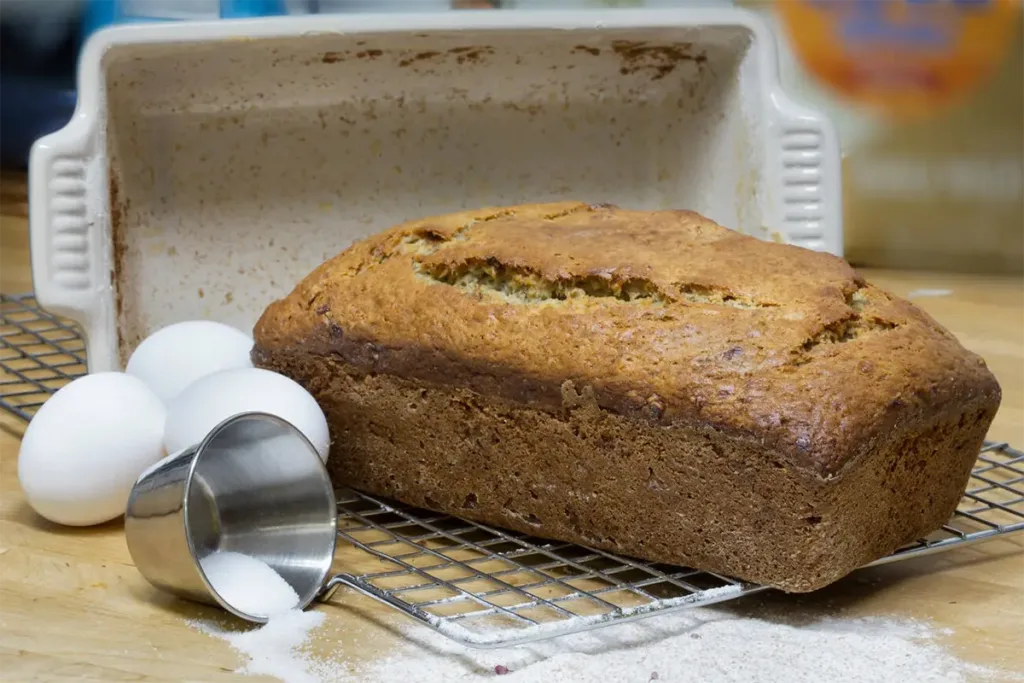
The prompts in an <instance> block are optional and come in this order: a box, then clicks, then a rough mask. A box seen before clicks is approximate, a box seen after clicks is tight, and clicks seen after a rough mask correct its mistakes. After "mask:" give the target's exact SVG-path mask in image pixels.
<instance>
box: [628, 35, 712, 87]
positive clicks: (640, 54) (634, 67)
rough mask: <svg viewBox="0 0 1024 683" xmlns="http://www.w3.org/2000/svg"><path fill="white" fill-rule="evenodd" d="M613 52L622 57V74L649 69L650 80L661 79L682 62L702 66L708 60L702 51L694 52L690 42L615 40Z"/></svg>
mask: <svg viewBox="0 0 1024 683" xmlns="http://www.w3.org/2000/svg"><path fill="white" fill-rule="evenodd" d="M612 49H613V50H614V51H615V54H617V55H619V57H620V58H621V59H622V68H621V69H619V72H620V73H621V74H622V75H624V76H625V75H628V74H634V73H637V72H639V71H645V70H647V71H651V72H653V76H652V77H651V80H653V81H657V80H661V79H662V78H664V77H665V76H667V75H669V74H670V73H672V72H673V71H675V69H676V67H677V66H679V64H680V63H682V62H694V63H696V64H697V65H698V66H702V65H703V64H705V63H706V62H707V60H708V58H707V55H705V54H704V53H703V52H697V53H694V51H693V46H692V45H691V44H690V43H675V44H672V45H649V44H647V43H644V42H637V41H631V40H616V41H615V42H613V43H612Z"/></svg>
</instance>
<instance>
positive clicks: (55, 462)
mask: <svg viewBox="0 0 1024 683" xmlns="http://www.w3.org/2000/svg"><path fill="white" fill-rule="evenodd" d="M165 417H166V410H165V408H164V405H163V403H162V402H161V401H160V399H159V398H157V396H156V394H154V393H153V392H152V391H151V390H150V389H149V388H147V387H146V385H145V384H143V382H142V380H140V379H138V378H137V377H132V376H130V375H126V374H123V373H120V372H100V373H96V374H92V375H86V376H84V377H79V378H78V379H76V380H74V381H73V382H71V383H69V384H66V385H65V386H63V387H61V389H60V390H59V391H57V393H55V394H54V395H53V396H51V397H50V399H49V400H48V401H47V402H46V403H44V404H43V406H42V407H41V408H40V409H39V411H38V412H37V413H36V414H35V416H33V418H32V421H31V422H29V425H28V428H27V429H26V430H25V436H24V437H23V438H22V440H21V450H20V451H19V452H18V480H19V481H20V483H21V488H22V490H23V491H24V492H25V498H26V499H28V503H29V505H30V506H32V508H33V509H34V510H35V511H36V512H38V513H39V514H40V515H42V516H43V517H45V518H47V519H49V520H50V521H53V522H57V523H58V524H67V525H71V526H88V525H91V524H100V523H101V522H106V521H108V520H111V519H114V518H116V517H119V516H121V515H122V514H123V513H124V509H125V505H126V504H127V503H128V495H129V493H131V489H132V486H133V485H134V484H135V480H136V479H137V478H138V476H139V474H140V473H141V472H142V471H143V470H145V469H146V468H147V467H149V466H150V465H152V464H153V463H155V462H157V461H158V460H160V458H162V457H163V455H164V452H163V434H164V419H165Z"/></svg>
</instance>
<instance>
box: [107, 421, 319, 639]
mask: <svg viewBox="0 0 1024 683" xmlns="http://www.w3.org/2000/svg"><path fill="white" fill-rule="evenodd" d="M337 518H338V511H337V506H336V502H335V497H334V489H333V487H332V486H331V482H330V479H329V478H328V475H327V470H326V468H325V467H324V464H323V461H321V460H320V456H319V455H318V454H317V452H316V449H315V448H314V447H313V446H312V444H310V443H309V441H308V440H307V439H306V437H305V436H304V435H303V434H302V432H300V431H299V430H298V429H296V428H295V427H294V426H292V425H291V424H290V423H289V422H287V421H285V420H282V419H281V418H279V417H276V416H274V415H269V414H265V413H256V412H252V413H242V414H239V415H235V416H233V417H230V418H228V419H226V420H224V421H223V422H221V423H220V424H219V425H217V426H216V427H215V428H214V429H213V430H212V431H211V432H210V433H209V434H208V435H207V437H206V438H205V439H203V441H202V443H199V444H197V445H196V446H193V447H191V448H187V449H185V450H183V451H180V452H178V453H174V454H172V455H170V456H168V457H167V458H165V459H163V460H162V461H160V462H158V463H157V464H156V465H154V466H153V467H151V468H150V469H148V470H147V471H145V472H143V473H142V474H141V475H140V476H139V478H138V480H137V481H136V483H135V486H134V487H133V488H132V492H131V494H130V496H129V499H128V507H127V510H126V512H125V523H124V530H125V538H126V540H127V542H128V551H129V553H131V556H132V560H133V561H134V562H135V566H136V567H137V568H138V570H139V571H140V572H141V573H142V575H143V576H144V577H145V578H146V579H147V580H148V581H149V582H150V583H152V584H153V585H154V586H156V587H157V588H161V589H163V590H166V591H169V592H171V593H173V594H176V595H178V596H179V597H183V598H186V599H191V600H195V601H198V602H204V603H207V604H213V605H219V606H221V607H222V608H224V609H226V610H228V611H229V612H231V613H232V614H234V615H236V616H238V617H241V618H243V619H247V620H249V621H254V622H257V623H265V622H266V621H267V617H268V616H269V615H267V614H250V613H246V612H244V611H242V610H240V609H239V608H238V607H237V606H236V605H232V604H230V603H229V602H227V601H226V600H225V599H224V597H223V596H222V595H221V594H220V593H219V592H218V591H217V590H216V589H215V588H214V587H213V585H211V583H210V580H209V578H208V577H207V576H206V574H205V573H204V572H203V569H202V565H201V563H202V561H203V559H204V558H206V557H207V556H208V555H210V554H211V553H214V552H216V551H226V552H236V553H241V554H244V555H248V556H249V557H252V558H255V559H258V560H261V561H262V562H264V563H266V564H267V565H269V566H270V567H271V568H272V569H274V570H275V571H276V572H277V573H278V574H279V575H280V576H281V578H283V579H284V580H285V581H287V582H288V583H289V584H290V585H291V587H292V588H294V589H295V592H296V593H297V594H298V596H299V602H298V604H297V605H296V607H297V608H299V609H304V608H305V607H306V606H307V605H309V603H310V602H312V601H313V600H314V599H316V598H317V597H318V596H320V595H321V592H322V591H323V590H324V588H325V586H324V582H325V579H326V577H327V573H328V572H329V571H330V568H331V562H332V561H333V559H334V550H335V544H336V542H337V533H336V532H337Z"/></svg>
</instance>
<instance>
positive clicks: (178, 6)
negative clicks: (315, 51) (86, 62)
mask: <svg viewBox="0 0 1024 683" xmlns="http://www.w3.org/2000/svg"><path fill="white" fill-rule="evenodd" d="M85 5H86V7H85V16H84V17H83V19H82V38H83V40H85V39H86V38H88V37H89V36H90V35H92V34H93V33H95V32H96V31H98V30H100V29H101V28H103V27H104V26H110V25H113V24H125V23H138V22H145V21H183V20H196V19H237V18H244V17H270V16H278V15H282V14H288V9H287V7H286V5H285V2H284V0H87V2H86V3H85Z"/></svg>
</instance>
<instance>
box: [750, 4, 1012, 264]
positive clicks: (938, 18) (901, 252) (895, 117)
mask: <svg viewBox="0 0 1024 683" xmlns="http://www.w3.org/2000/svg"><path fill="white" fill-rule="evenodd" d="M737 4H738V5H742V6H746V7H747V8H748V9H752V10H754V11H757V12H758V13H760V14H762V15H764V16H765V17H766V18H767V19H768V20H769V21H770V22H771V23H772V24H773V26H774V28H775V30H776V32H777V35H778V38H779V42H780V61H781V71H782V74H781V75H782V81H783V83H784V85H785V87H786V89H787V91H788V92H790V93H791V94H792V95H793V96H794V97H795V98H797V99H800V100H803V101H806V102H807V103H808V104H810V105H813V106H815V107H818V108H820V109H821V110H823V111H825V112H827V113H828V114H829V115H830V116H831V117H832V119H833V121H834V122H835V124H836V127H837V129H838V132H839V137H840V140H841V142H842V146H843V203H844V230H845V249H846V257H847V258H848V259H849V260H850V261H851V262H853V263H854V264H856V265H860V266H872V267H897V268H927V269H936V270H950V271H965V272H1012V273H1020V272H1024V87H1022V83H1024V42H1022V31H1021V19H1022V16H1021V8H1022V4H1024V3H1021V2H1020V1H1019V0H777V1H776V2H775V3H764V2H758V1H756V0H747V1H740V2H737Z"/></svg>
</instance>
